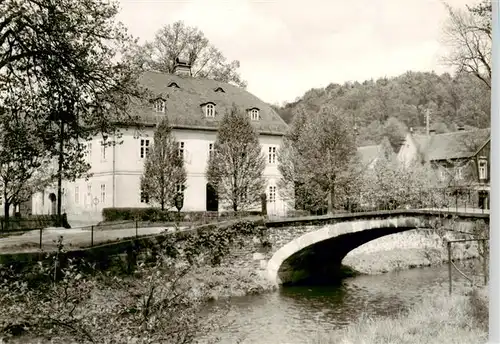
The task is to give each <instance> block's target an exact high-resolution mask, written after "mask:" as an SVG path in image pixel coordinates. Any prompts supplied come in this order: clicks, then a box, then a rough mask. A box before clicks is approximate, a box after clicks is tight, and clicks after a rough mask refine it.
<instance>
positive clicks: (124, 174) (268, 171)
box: [33, 63, 289, 219]
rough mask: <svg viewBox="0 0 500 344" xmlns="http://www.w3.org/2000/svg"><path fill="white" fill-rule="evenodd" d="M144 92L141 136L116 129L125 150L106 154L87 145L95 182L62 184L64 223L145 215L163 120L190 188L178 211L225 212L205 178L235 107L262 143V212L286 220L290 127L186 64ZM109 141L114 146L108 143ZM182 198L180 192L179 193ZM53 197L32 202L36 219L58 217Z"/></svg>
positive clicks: (148, 80)
mask: <svg viewBox="0 0 500 344" xmlns="http://www.w3.org/2000/svg"><path fill="white" fill-rule="evenodd" d="M140 81H141V84H142V85H143V86H145V87H147V88H148V89H149V90H150V91H151V92H152V93H153V94H154V98H153V99H151V103H150V106H149V107H138V106H135V105H133V111H134V113H135V114H136V115H138V116H139V117H140V122H141V124H143V128H142V129H141V130H137V129H136V128H132V127H128V128H127V127H124V128H122V129H121V133H122V134H123V135H122V137H121V138H120V140H121V141H123V142H122V144H119V145H114V146H111V147H105V146H103V145H102V143H103V141H105V140H106V139H108V138H103V137H100V136H97V137H94V138H93V139H92V140H90V141H88V142H87V151H86V154H87V159H88V161H89V163H90V165H91V170H90V172H91V173H93V176H92V177H91V178H90V179H88V180H84V179H79V180H76V181H75V182H65V183H64V190H63V197H62V202H63V206H62V207H63V211H64V212H66V213H67V214H68V218H70V219H72V218H76V217H79V216H81V217H84V218H88V217H93V218H99V217H100V214H101V212H102V209H103V208H106V207H149V206H150V205H149V204H148V203H146V199H145V198H144V195H142V196H141V190H140V178H141V175H142V173H143V165H144V161H145V159H146V157H147V154H148V152H149V147H150V146H151V145H152V144H153V133H154V130H155V126H156V124H157V123H159V122H160V121H161V120H162V119H163V118H164V117H168V119H169V122H170V124H171V125H172V126H173V135H174V136H175V137H176V140H177V141H178V143H179V150H180V153H181V154H182V155H183V157H184V161H185V166H186V171H187V182H186V185H185V186H184V189H183V192H184V207H183V209H182V210H183V211H217V210H222V207H221V205H219V202H218V201H217V197H216V194H215V192H214V190H213V188H212V187H211V186H210V185H209V184H208V183H207V180H206V177H205V171H206V167H207V164H208V158H209V155H210V154H211V153H212V152H213V147H214V142H215V139H216V134H217V127H218V125H219V121H220V120H221V118H222V116H223V115H224V114H225V112H226V111H230V109H231V108H232V106H233V104H234V105H236V107H237V108H239V109H240V110H241V111H245V112H246V113H247V115H248V116H249V118H250V119H251V121H252V124H253V125H254V126H255V128H256V129H257V131H258V132H259V136H260V143H261V147H262V154H263V155H265V158H266V163H267V165H266V168H265V171H264V175H265V178H266V180H267V186H266V192H267V202H268V204H267V209H268V212H269V213H270V214H272V213H282V212H285V211H286V210H287V209H288V208H287V204H289V202H285V200H283V199H281V198H280V194H279V190H277V183H278V180H279V178H280V175H279V172H278V168H277V167H278V160H277V150H278V148H279V146H280V144H281V142H282V137H283V134H284V133H285V132H286V130H287V129H288V126H287V124H286V123H285V122H284V121H283V120H282V119H281V117H280V116H279V115H278V114H277V113H276V112H275V111H274V110H273V109H272V108H271V106H270V105H269V104H267V103H265V102H263V101H262V100H260V99H259V98H257V97H255V96H254V95H252V94H250V93H249V92H247V91H245V90H244V89H242V88H239V87H236V86H233V85H230V84H226V83H222V82H218V81H214V80H209V79H202V78H193V77H191V73H190V68H189V66H188V65H187V64H185V63H179V64H178V65H177V68H176V71H175V73H174V74H163V73H157V72H145V73H144V74H143V75H142V77H141V79H140ZM109 139H111V138H109ZM178 188H179V190H181V189H182V186H178ZM56 195H57V190H56V189H55V188H50V189H47V190H46V191H45V192H41V193H38V194H36V195H34V197H33V213H34V214H50V213H53V212H54V211H55V204H56V198H55V196H56Z"/></svg>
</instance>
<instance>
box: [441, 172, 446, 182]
mask: <svg viewBox="0 0 500 344" xmlns="http://www.w3.org/2000/svg"><path fill="white" fill-rule="evenodd" d="M445 178H446V171H445V170H441V180H444V179H445Z"/></svg>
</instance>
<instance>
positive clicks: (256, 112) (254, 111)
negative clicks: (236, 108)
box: [250, 109, 259, 121]
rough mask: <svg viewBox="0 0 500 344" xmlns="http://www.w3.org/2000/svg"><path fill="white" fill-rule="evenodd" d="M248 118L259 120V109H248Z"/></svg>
mask: <svg viewBox="0 0 500 344" xmlns="http://www.w3.org/2000/svg"><path fill="white" fill-rule="evenodd" d="M250 119H251V120H252V121H258V120H259V109H252V110H250Z"/></svg>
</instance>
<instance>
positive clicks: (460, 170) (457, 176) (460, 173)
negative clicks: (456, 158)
mask: <svg viewBox="0 0 500 344" xmlns="http://www.w3.org/2000/svg"><path fill="white" fill-rule="evenodd" d="M455 179H456V180H462V179H464V176H463V167H462V166H460V167H457V169H456V170H455Z"/></svg>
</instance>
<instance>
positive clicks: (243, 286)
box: [188, 266, 278, 301]
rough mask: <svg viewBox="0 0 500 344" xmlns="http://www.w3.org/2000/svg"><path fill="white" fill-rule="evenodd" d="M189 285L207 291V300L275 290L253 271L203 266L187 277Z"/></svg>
mask: <svg viewBox="0 0 500 344" xmlns="http://www.w3.org/2000/svg"><path fill="white" fill-rule="evenodd" d="M188 278H189V280H190V283H191V284H192V285H196V286H198V287H202V288H204V289H205V290H207V292H206V295H207V298H208V300H210V301H212V300H218V299H222V298H231V297H241V296H247V295H256V294H261V293H265V292H271V291H275V290H277V288H278V287H277V286H276V285H275V284H273V283H271V282H270V281H269V279H267V278H265V276H264V275H263V274H261V273H259V272H257V271H255V270H251V269H241V268H236V267H212V266H204V267H202V268H196V269H195V270H193V271H192V272H191V273H190V274H189V276H188Z"/></svg>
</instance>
